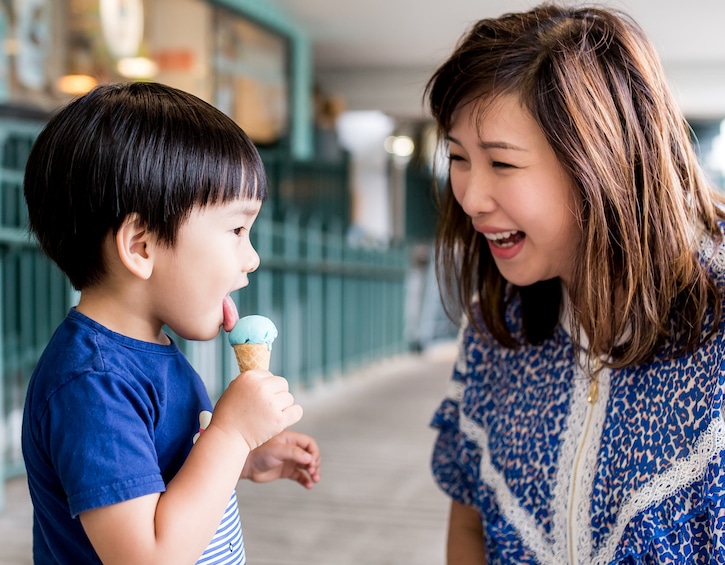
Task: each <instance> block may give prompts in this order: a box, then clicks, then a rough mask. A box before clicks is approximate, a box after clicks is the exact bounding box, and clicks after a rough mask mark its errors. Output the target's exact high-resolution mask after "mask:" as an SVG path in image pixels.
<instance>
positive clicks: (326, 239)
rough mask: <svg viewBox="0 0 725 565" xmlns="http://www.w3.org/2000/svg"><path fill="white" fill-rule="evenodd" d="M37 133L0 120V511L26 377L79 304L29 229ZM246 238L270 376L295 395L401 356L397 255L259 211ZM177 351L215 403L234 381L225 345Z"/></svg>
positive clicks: (15, 461) (16, 445)
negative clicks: (26, 196)
mask: <svg viewBox="0 0 725 565" xmlns="http://www.w3.org/2000/svg"><path fill="white" fill-rule="evenodd" d="M41 126H42V124H35V123H29V122H25V121H19V122H17V123H16V122H13V121H9V120H0V321H1V325H0V334H1V335H0V508H2V506H3V490H4V489H3V488H2V485H3V482H4V479H5V478H8V477H11V476H16V475H19V474H22V473H23V465H22V457H21V452H20V422H21V417H22V407H23V402H24V399H25V390H26V387H27V383H28V379H29V377H30V374H31V373H32V370H33V367H34V365H35V362H36V360H37V359H38V356H39V355H40V353H41V352H42V350H43V348H44V346H45V344H46V343H47V341H48V339H49V338H50V336H51V334H52V332H53V330H54V328H55V327H56V326H57V324H58V323H59V322H60V321H61V320H62V318H63V316H64V315H65V313H66V311H67V309H68V308H69V307H70V306H71V305H72V304H74V303H75V294H74V293H73V292H72V289H71V288H70V286H69V284H68V283H67V282H66V280H65V278H64V277H63V276H62V274H61V273H60V272H59V271H58V269H57V268H55V267H54V266H53V265H51V264H50V263H49V262H48V261H47V260H46V259H45V257H44V256H43V255H42V254H41V253H40V252H39V250H38V249H37V248H36V246H35V244H34V243H33V242H32V241H31V240H30V238H29V237H28V234H27V229H26V218H27V214H26V210H25V204H24V200H23V197H22V177H23V171H24V165H25V159H26V157H27V154H28V151H29V150H30V147H31V145H32V142H33V140H34V139H35V136H36V135H37V133H38V131H39V130H40V127H41ZM310 166H311V165H310V164H307V165H306V167H305V168H304V169H302V170H309V169H310ZM312 172H313V171H311V174H312ZM301 180H302V181H303V180H304V179H301ZM340 190H347V189H346V187H345V186H340ZM252 238H253V241H254V243H255V246H256V248H257V250H258V252H259V254H260V257H261V261H262V264H261V267H260V268H259V269H258V270H257V271H256V272H255V273H252V274H251V275H250V285H249V286H248V287H247V288H245V289H242V290H241V291H238V292H237V293H235V294H236V296H235V297H234V298H235V300H236V302H237V305H238V307H239V310H240V314H241V315H244V314H250V313H258V314H263V315H266V316H268V317H269V318H271V319H272V320H273V321H274V322H275V323H276V324H277V326H278V328H279V330H280V336H279V337H278V339H277V341H276V342H275V346H274V350H273V355H272V367H271V368H272V370H273V371H274V372H275V373H277V374H281V375H284V376H285V377H287V379H288V380H289V381H290V385H291V388H292V389H293V391H294V390H301V389H308V388H312V387H315V386H316V385H317V384H319V383H321V382H324V381H326V380H331V379H334V378H337V377H338V376H341V375H344V374H345V373H346V372H347V371H350V370H353V369H356V368H358V367H361V366H363V365H365V364H367V363H370V362H372V361H376V360H379V359H381V358H384V357H387V356H391V355H394V354H397V353H401V352H403V351H405V350H406V348H407V345H406V342H405V338H404V328H403V324H404V293H405V278H406V271H407V266H408V265H407V264H408V252H407V249H406V248H405V247H400V248H396V249H384V250H373V249H361V248H354V247H351V246H350V245H348V244H347V242H346V239H345V235H344V233H343V227H341V226H340V227H335V226H334V225H333V226H326V227H325V229H323V226H322V224H321V223H319V222H316V221H315V220H314V219H309V218H307V219H305V222H304V223H303V222H301V221H300V220H299V216H297V215H295V214H294V213H288V215H287V216H285V217H284V218H282V221H279V219H278V220H277V221H273V220H272V219H271V218H269V217H267V215H265V213H264V212H263V214H262V215H261V216H260V218H258V220H257V222H256V224H255V227H254V229H253V230H252ZM180 345H181V347H182V348H183V349H184V351H185V353H186V354H187V356H188V357H189V359H190V361H191V363H192V364H193V365H194V367H195V368H196V369H197V370H198V371H199V373H200V374H201V376H202V378H203V379H204V381H205V382H206V384H207V387H208V389H209V394H210V395H211V396H212V398H214V399H215V398H217V397H218V396H219V394H221V392H222V390H223V389H224V387H225V386H226V384H227V383H228V382H229V381H230V380H231V379H232V378H234V376H235V375H236V374H237V372H238V371H237V369H236V362H235V360H234V355H233V353H232V349H231V347H230V346H229V345H228V343H227V341H226V336H225V335H223V333H222V334H220V335H219V336H218V337H217V338H216V339H214V340H212V341H210V342H203V343H200V342H186V341H183V340H181V341H180Z"/></svg>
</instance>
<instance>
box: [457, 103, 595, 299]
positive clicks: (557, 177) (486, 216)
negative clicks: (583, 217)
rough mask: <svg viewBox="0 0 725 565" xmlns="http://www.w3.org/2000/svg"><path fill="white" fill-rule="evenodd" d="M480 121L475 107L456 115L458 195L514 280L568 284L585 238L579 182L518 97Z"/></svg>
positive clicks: (494, 106)
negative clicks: (557, 280) (556, 280)
mask: <svg viewBox="0 0 725 565" xmlns="http://www.w3.org/2000/svg"><path fill="white" fill-rule="evenodd" d="M478 116H479V114H478V106H477V104H476V103H471V104H467V105H466V106H463V107H462V108H460V109H458V110H457V112H456V114H455V115H454V120H453V123H452V127H451V129H450V132H449V134H448V142H449V143H448V145H449V156H450V178H451V185H452V187H453V195H454V196H455V198H456V200H457V201H458V203H459V204H460V206H461V208H462V209H463V211H464V212H465V213H466V214H467V215H468V216H469V217H470V218H471V222H472V224H473V228H474V229H475V230H476V231H477V232H479V233H480V234H482V237H484V238H485V239H486V242H487V243H488V247H489V249H490V251H491V255H492V256H493V259H494V261H495V262H496V266H497V267H498V269H499V271H500V272H501V275H502V276H503V277H504V278H505V279H506V280H507V281H509V282H510V283H512V284H515V285H517V286H528V285H531V284H533V283H536V282H539V281H543V280H547V279H552V278H555V277H559V278H561V279H562V280H563V281H564V283H566V284H568V283H569V282H570V281H571V277H572V273H573V262H574V261H575V250H576V248H577V246H578V244H579V241H580V238H581V229H580V226H579V224H578V222H577V210H578V209H579V197H578V193H577V191H576V189H575V186H574V182H573V181H572V179H571V178H570V177H569V175H568V174H567V173H566V172H565V171H564V169H563V167H562V166H561V164H560V163H559V160H558V159H557V157H556V154H555V153H554V151H553V150H552V148H551V146H550V145H549V143H548V142H547V140H546V137H545V136H544V133H543V132H542V131H541V129H540V128H539V125H538V124H537V122H536V121H535V120H534V119H533V117H532V116H531V115H530V114H529V113H528V111H526V110H525V109H524V108H523V107H522V106H521V104H520V102H519V99H518V97H517V96H515V95H503V96H501V97H499V98H497V99H496V100H494V101H493V103H492V104H490V105H489V106H488V107H487V108H486V110H485V113H484V114H483V116H482V118H481V119H477V118H478Z"/></svg>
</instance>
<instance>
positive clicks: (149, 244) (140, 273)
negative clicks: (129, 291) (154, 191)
mask: <svg viewBox="0 0 725 565" xmlns="http://www.w3.org/2000/svg"><path fill="white" fill-rule="evenodd" d="M155 241H156V238H155V237H153V235H152V234H151V233H150V232H149V230H148V229H147V228H146V226H144V225H143V224H142V223H141V219H140V217H139V215H138V214H135V213H134V214H129V215H128V216H126V219H125V220H124V221H123V223H122V224H121V227H120V228H119V229H118V233H117V234H116V238H115V243H116V251H117V252H118V258H119V259H120V260H121V263H122V264H123V266H124V267H126V269H128V270H129V271H130V272H131V273H132V274H133V275H135V276H137V277H138V278H140V279H144V280H146V279H148V278H149V277H150V276H151V273H152V272H153V269H154V264H153V253H152V249H153V245H154V242H155Z"/></svg>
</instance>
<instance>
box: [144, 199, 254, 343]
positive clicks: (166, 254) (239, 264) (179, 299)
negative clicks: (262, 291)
mask: <svg viewBox="0 0 725 565" xmlns="http://www.w3.org/2000/svg"><path fill="white" fill-rule="evenodd" d="M260 207H261V202H259V201H256V200H236V201H233V202H226V203H223V204H215V205H210V206H207V207H204V208H195V209H194V210H192V212H191V214H190V216H189V219H188V220H187V221H186V222H185V223H184V224H182V226H181V229H180V230H179V234H178V239H177V241H176V244H175V245H174V246H173V247H162V248H159V249H158V250H157V252H156V257H155V259H154V268H153V273H152V275H151V278H150V279H149V280H150V281H151V282H153V283H154V284H153V285H152V286H153V292H154V310H155V315H156V316H157V317H158V319H159V320H160V321H161V322H162V323H163V324H166V325H168V326H169V327H170V328H171V329H172V330H173V331H175V332H176V333H177V334H179V335H180V336H181V337H183V338H185V339H193V340H208V339H212V338H214V337H215V336H216V335H217V334H218V333H219V327H220V326H221V325H222V323H223V313H222V303H223V301H224V298H225V297H226V296H227V295H228V294H229V293H231V292H233V291H235V290H238V289H240V288H243V287H245V286H247V285H248V284H249V280H248V278H247V274H248V273H251V272H252V271H254V270H255V269H256V268H257V267H258V266H259V255H257V252H256V251H255V250H254V247H252V244H251V242H250V240H249V231H250V230H251V228H252V224H253V223H254V220H255V219H256V218H257V215H258V214H259V210H260ZM154 279H156V280H155V281H154Z"/></svg>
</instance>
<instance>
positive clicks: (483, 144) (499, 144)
mask: <svg viewBox="0 0 725 565" xmlns="http://www.w3.org/2000/svg"><path fill="white" fill-rule="evenodd" d="M446 140H447V141H450V142H453V143H455V144H456V145H462V143H461V142H460V141H458V140H457V139H456V138H455V137H453V136H452V135H447V136H446ZM478 146H479V147H480V148H481V149H511V150H513V151H526V149H524V148H523V147H520V146H518V145H516V144H514V143H509V142H507V141H483V140H480V141H479V142H478Z"/></svg>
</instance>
